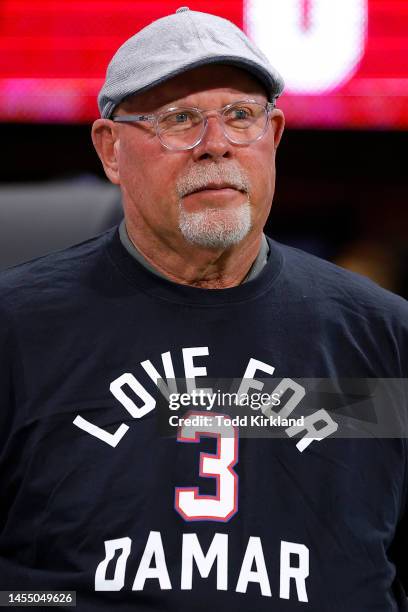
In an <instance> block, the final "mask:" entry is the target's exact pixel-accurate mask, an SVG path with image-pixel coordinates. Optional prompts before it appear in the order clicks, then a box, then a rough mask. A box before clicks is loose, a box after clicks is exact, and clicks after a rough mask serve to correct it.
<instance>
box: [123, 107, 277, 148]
mask: <svg viewBox="0 0 408 612" xmlns="http://www.w3.org/2000/svg"><path fill="white" fill-rule="evenodd" d="M244 104H252V105H256V106H257V107H259V108H260V109H262V110H263V126H262V128H261V129H260V131H259V133H258V134H257V135H256V137H254V138H240V139H237V138H233V137H232V136H231V135H230V134H229V133H228V132H227V125H226V122H225V117H226V116H227V113H228V112H230V111H231V109H233V108H234V107H238V108H239V107H240V106H242V105H244ZM275 105H276V98H274V99H273V101H272V102H266V103H265V104H261V103H260V102H258V101H257V100H237V101H235V102H232V103H231V104H227V105H226V106H223V107H222V108H219V109H213V110H206V111H204V110H201V109H200V108H196V107H171V108H167V109H166V110H164V111H162V112H160V113H152V114H149V115H146V114H135V115H115V116H113V117H111V120H112V121H115V122H117V123H138V122H148V123H151V124H152V126H153V128H154V129H155V132H156V136H157V138H158V139H159V140H160V142H161V144H162V145H163V146H164V147H165V148H166V149H169V150H171V151H187V150H189V149H193V148H194V147H196V146H197V145H199V144H200V142H201V141H202V139H203V138H204V134H205V132H206V129H207V125H208V114H209V113H216V114H218V115H219V117H220V119H221V125H222V129H223V132H224V135H225V137H226V138H227V140H229V141H230V142H232V143H233V144H238V145H249V144H252V143H253V142H256V141H258V140H260V139H261V138H262V137H263V136H264V135H265V132H266V129H267V126H268V122H269V118H270V115H271V112H272V111H273V109H274V108H275ZM174 112H177V113H178V114H183V113H188V112H192V113H195V114H196V117H197V119H198V122H197V124H196V125H199V126H201V131H200V133H199V135H198V136H197V138H196V139H195V140H194V142H192V143H190V144H181V145H179V146H175V145H173V144H169V142H166V138H165V136H164V134H165V132H164V131H163V130H162V129H161V127H160V125H161V122H162V121H163V119H164V117H166V116H168V115H169V113H174ZM260 117H262V115H260ZM192 127H194V126H192ZM192 127H188V128H186V129H184V130H182V131H181V132H180V133H184V134H185V133H188V132H189V131H190V130H191V132H192ZM249 127H250V126H249ZM240 129H241V131H242V132H243V133H244V132H245V130H247V133H248V132H249V130H248V129H247V128H245V127H244V128H242V127H241V128H240ZM243 136H244V134H243Z"/></svg>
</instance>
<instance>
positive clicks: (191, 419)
mask: <svg viewBox="0 0 408 612" xmlns="http://www.w3.org/2000/svg"><path fill="white" fill-rule="evenodd" d="M280 403H281V399H280V394H279V393H251V394H248V393H238V392H223V391H221V390H217V391H215V392H209V391H206V390H205V389H193V390H192V391H190V392H189V393H170V395H169V409H170V410H173V411H176V410H179V409H180V408H190V412H189V413H188V415H187V416H179V415H171V416H170V417H169V425H170V426H171V427H177V428H178V427H180V426H181V425H183V426H185V427H190V426H193V427H210V426H211V425H212V424H214V423H215V425H217V426H222V425H224V426H227V427H229V426H231V425H233V426H239V427H302V428H304V426H305V417H304V416H303V415H302V416H300V417H297V418H287V417H282V416H281V415H279V414H278V415H276V414H270V412H271V408H276V407H277V406H280ZM215 406H216V407H217V409H220V408H222V409H223V410H225V409H226V408H228V409H231V408H234V407H236V408H238V407H246V408H250V409H252V410H254V411H255V410H256V411H259V410H260V411H261V412H262V414H236V415H235V416H234V415H230V416H226V415H225V414H212V415H211V416H208V415H206V414H205V412H204V413H201V412H200V413H198V412H194V408H197V409H198V410H200V411H204V410H205V411H212V410H213V409H214V407H215ZM192 409H193V410H192Z"/></svg>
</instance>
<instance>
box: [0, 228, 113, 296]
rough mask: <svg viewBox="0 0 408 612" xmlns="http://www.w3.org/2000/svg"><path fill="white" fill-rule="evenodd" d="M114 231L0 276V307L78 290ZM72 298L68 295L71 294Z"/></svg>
mask: <svg viewBox="0 0 408 612" xmlns="http://www.w3.org/2000/svg"><path fill="white" fill-rule="evenodd" d="M115 230H116V228H114V227H113V228H110V229H109V230H107V231H105V232H103V233H101V234H98V235H97V236H94V237H92V238H89V239H88V240H85V241H83V242H80V243H78V244H75V245H73V246H71V247H68V248H65V249H62V250H59V251H55V252H53V253H49V254H47V255H43V256H42V257H38V258H36V259H32V260H30V261H28V262H25V263H21V264H18V265H16V266H13V267H12V268H8V269H7V270H4V271H2V272H1V273H0V306H1V305H3V306H4V305H5V304H9V305H10V307H11V308H13V306H16V305H18V304H22V303H24V302H27V303H28V302H31V301H37V300H41V299H44V300H45V301H46V300H47V299H50V298H52V297H53V296H56V295H57V294H61V295H64V294H67V293H68V292H72V291H73V290H74V291H75V289H76V288H78V289H79V288H80V287H81V285H83V283H84V282H85V279H86V278H87V277H88V278H89V275H90V274H91V273H92V270H93V269H95V268H98V265H99V264H100V258H101V255H103V253H104V250H105V245H106V243H107V242H108V241H109V239H110V238H111V237H112V234H113V233H114V231H115ZM71 295H72V293H71Z"/></svg>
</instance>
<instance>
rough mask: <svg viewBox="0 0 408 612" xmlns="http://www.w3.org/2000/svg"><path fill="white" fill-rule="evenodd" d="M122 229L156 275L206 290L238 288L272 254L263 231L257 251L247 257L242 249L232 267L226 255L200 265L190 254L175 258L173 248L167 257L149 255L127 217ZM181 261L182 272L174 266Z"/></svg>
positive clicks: (130, 247) (127, 241)
mask: <svg viewBox="0 0 408 612" xmlns="http://www.w3.org/2000/svg"><path fill="white" fill-rule="evenodd" d="M119 232H120V239H121V242H122V244H123V246H124V247H125V248H126V250H127V251H128V252H129V253H130V255H132V256H133V257H134V258H135V259H136V260H137V261H138V262H139V263H140V264H141V265H143V266H144V267H145V268H147V269H148V270H150V272H152V273H153V274H156V275H157V276H160V277H162V278H166V279H167V280H170V281H172V282H175V283H179V284H188V285H191V286H195V287H200V288H205V289H222V288H227V287H234V286H237V285H239V284H242V283H245V282H248V281H250V280H252V279H253V278H255V277H256V276H257V275H258V274H259V272H260V271H261V270H262V268H263V266H264V265H265V264H266V261H267V258H268V254H269V246H268V242H267V240H266V237H265V234H261V236H260V237H259V240H258V241H257V244H255V250H252V253H251V252H250V251H248V250H247V253H244V255H247V257H242V255H243V253H242V249H240V250H239V251H238V253H239V256H238V254H237V256H235V257H234V259H233V267H231V261H230V260H228V259H226V258H225V257H224V258H223V257H222V254H221V256H219V257H218V258H217V257H212V259H211V260H209V262H203V261H200V263H199V264H198V265H197V264H196V262H195V261H192V259H191V258H190V257H189V256H187V257H186V258H185V259H181V258H180V256H179V254H178V253H175V254H174V255H175V256H173V257H171V255H172V252H171V251H170V252H169V254H168V256H167V257H164V256H163V257H160V258H153V257H149V255H148V254H147V253H146V252H143V250H142V248H141V246H140V244H139V242H138V241H136V240H135V239H134V238H133V237H131V234H130V232H129V230H128V228H127V225H126V223H125V220H123V221H122V222H121V224H120V228H119ZM180 261H181V264H182V266H181V270H182V273H180V272H178V271H177V267H176V266H175V265H174V264H179V262H180ZM172 264H173V265H172ZM229 270H231V273H229Z"/></svg>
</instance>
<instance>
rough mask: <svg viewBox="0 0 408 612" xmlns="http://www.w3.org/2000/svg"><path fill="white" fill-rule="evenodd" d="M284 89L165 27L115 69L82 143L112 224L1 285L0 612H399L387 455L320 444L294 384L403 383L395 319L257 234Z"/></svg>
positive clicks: (225, 51) (233, 56)
mask: <svg viewBox="0 0 408 612" xmlns="http://www.w3.org/2000/svg"><path fill="white" fill-rule="evenodd" d="M282 87H283V83H282V80H281V78H280V76H279V75H278V74H277V72H276V71H275V70H274V69H273V68H272V66H271V65H270V64H269V62H268V60H267V59H266V58H265V57H264V56H263V55H262V53H261V52H260V51H259V50H258V49H257V48H256V47H255V46H254V45H253V44H252V43H251V42H250V41H249V40H248V39H247V38H246V37H245V35H244V34H243V33H242V32H241V31H240V30H239V29H238V28H236V27H235V26H233V25H232V24H231V23H229V22H228V21H225V20H223V19H220V18H218V17H215V16H212V15H207V14H204V13H199V12H194V11H189V10H188V9H187V8H184V7H183V8H182V9H179V10H178V11H177V13H176V14H174V15H171V16H168V17H165V18H163V19H160V20H158V21H156V22H154V23H153V24H151V25H150V26H148V27H147V28H145V29H144V30H142V31H141V32H139V33H138V34H136V35H135V36H134V37H133V38H131V39H129V40H128V41H127V42H126V43H125V44H124V45H123V46H122V47H121V48H120V49H119V51H118V52H117V53H116V55H115V56H114V58H113V60H112V62H111V64H110V66H109V69H108V72H107V77H106V82H105V84H104V86H103V88H102V91H101V93H100V96H99V106H100V110H101V118H100V119H98V120H96V121H95V123H94V125H93V130H92V137H93V142H94V145H95V147H96V150H97V152H98V155H99V157H100V159H101V161H102V163H103V166H104V169H105V172H106V174H107V176H108V178H109V179H110V180H111V181H112V182H113V183H115V184H117V185H119V186H120V189H121V192H122V197H123V206H124V212H125V221H124V222H123V223H122V224H121V225H120V227H119V228H113V229H112V230H109V231H108V232H106V233H104V234H102V235H100V236H97V237H95V238H94V239H92V240H88V241H87V242H84V243H82V244H80V245H77V246H74V247H72V248H70V249H67V250H64V251H61V252H58V253H55V254H52V255H48V256H46V257H43V258H41V259H38V260H35V261H33V262H30V263H28V264H25V265H22V266H18V267H16V268H14V269H12V270H10V271H8V272H6V273H4V274H3V275H2V280H1V302H0V312H1V313H2V325H1V328H0V339H1V342H2V344H1V346H2V351H1V353H0V355H1V357H0V358H1V368H0V377H1V393H2V401H1V406H2V408H1V412H0V415H1V416H0V424H1V428H0V436H1V437H0V442H1V444H0V453H1V454H0V478H1V483H2V484H1V486H2V489H1V490H2V495H1V501H0V508H1V514H0V586H1V589H2V590H3V591H4V590H7V591H8V593H9V595H8V597H9V599H8V600H7V601H9V602H10V601H11V600H10V596H11V595H10V592H11V591H21V590H24V591H33V590H37V591H39V590H45V591H55V592H56V593H57V595H56V596H58V597H60V598H62V599H60V601H62V602H64V599H63V595H61V592H64V591H76V604H77V608H78V609H79V610H84V611H88V610H89V611H93V610H95V611H96V610H98V611H99V610H116V609H120V610H129V611H130V610H146V611H147V610H157V611H162V610H172V611H177V612H181V611H184V610H185V611H187V610H188V611H191V610H197V611H199V610H207V609H211V610H214V611H221V610H225V609H226V608H229V609H230V610H234V611H238V610H254V611H255V610H256V611H261V610H276V611H277V612H280V611H281V612H292V611H293V612H295V611H299V610H310V611H312V612H329V611H330V612H336V611H339V612H340V611H344V610H347V611H348V612H370V611H373V612H374V611H380V610H381V612H391V611H396V610H399V611H401V610H406V609H407V606H406V596H405V593H404V589H406V588H407V587H408V579H407V570H406V562H405V559H404V553H405V548H406V543H407V531H406V526H405V522H406V465H407V445H406V439H405V437H404V435H402V434H401V435H399V434H398V433H397V434H395V431H394V435H393V436H388V437H386V436H383V437H381V436H378V435H371V433H370V431H371V430H370V429H369V423H366V425H365V428H366V429H365V431H366V432H367V431H368V435H366V436H365V437H364V436H361V435H358V436H356V435H342V436H340V435H339V432H340V431H341V430H342V428H343V425H344V428H345V429H347V426H348V425H347V423H345V424H344V423H341V422H340V424H339V419H336V416H335V413H332V414H330V411H329V406H328V403H329V399H328V398H329V395H330V394H329V393H326V395H325V396H323V395H319V394H317V396H316V394H315V397H317V398H318V401H317V402H315V404H316V405H315V406H314V409H315V410H309V411H303V410H302V402H305V401H307V399H308V395H309V391H308V389H307V388H306V386H307V385H306V384H302V381H299V379H302V380H305V379H306V380H307V379H313V380H314V379H324V380H326V382H327V381H337V382H338V381H343V380H344V379H353V380H355V379H387V380H389V379H392V380H395V379H403V378H404V377H406V372H407V361H408V360H407V346H408V344H407V319H408V317H407V314H408V308H407V305H406V303H405V302H404V301H403V300H402V299H400V298H398V297H397V296H394V295H392V294H391V293H388V292H386V291H384V290H382V289H380V288H379V287H377V286H376V285H374V284H373V283H371V282H369V281H367V280H365V279H363V278H362V277H359V276H357V275H353V274H351V273H348V272H346V271H344V270H341V269H340V268H337V267H336V266H334V265H331V264H329V263H326V262H324V261H321V260H319V259H317V258H314V257H312V256H310V255H307V254H306V253H303V252H301V251H298V250H296V249H292V248H289V247H285V246H284V245H281V244H278V243H277V242H275V241H273V240H271V239H270V238H269V237H266V236H265V235H264V234H263V231H262V230H263V227H264V224H265V222H266V219H267V217H268V215H269V212H270V207H271V203H272V198H273V193H274V184H275V155H276V150H277V147H278V144H279V141H280V138H281V136H282V130H283V124H284V119H283V115H282V112H281V111H280V110H278V109H277V108H276V107H275V102H276V98H277V97H278V96H279V94H280V93H281V91H282ZM295 378H296V379H298V380H295ZM220 381H222V384H221V382H220ZM225 381H227V383H226V382H225ZM225 384H226V386H225ZM333 384H334V383H333ZM336 384H337V383H336ZM334 386H335V385H334ZM220 387H222V390H223V391H224V390H226V391H230V393H229V394H228V393H221V389H220ZM343 387H344V385H343V383H341V382H339V384H338V388H339V389H343ZM266 389H269V390H270V391H271V393H270V394H266V395H267V398H266V401H265V402H263V401H262V403H259V402H258V403H256V404H255V402H254V397H255V393H254V390H255V391H266ZM235 392H236V393H235ZM234 393H235V399H236V401H235V404H234V405H232V406H231V405H229V406H227V405H226V398H227V397H228V398H231V397H232V396H233V395H234ZM259 395H260V394H259V393H258V396H259ZM368 395H369V394H368ZM245 397H246V398H247V401H248V402H249V403H248V404H247V410H246V408H245V405H244V402H243V398H245ZM322 397H325V401H324V402H323V400H322V402H320V399H319V398H322ZM397 397H398V400H397V403H398V406H397V408H398V409H399V412H398V415H399V418H400V421H399V422H400V424H401V431H403V430H404V427H403V425H404V423H405V412H404V411H406V409H407V406H406V398H404V397H402V399H401V396H399V395H398V394H397ZM268 398H269V399H268ZM387 398H388V399H387V402H388V403H387V404H386V409H387V411H388V412H391V407H392V406H394V404H395V402H396V400H395V398H394V396H392V395H389V396H387ZM258 399H259V398H258ZM365 399H367V398H365ZM251 402H252V404H251ZM404 402H405V403H404ZM312 403H313V402H312ZM353 406H354V407H353ZM260 407H261V410H259V408H260ZM359 407H360V404H359V403H358V402H357V403H355V404H354V405H353V404H351V406H350V405H349V404H347V402H346V404H344V402H343V404H341V408H342V410H343V414H344V411H346V413H347V415H348V416H351V417H354V418H353V423H354V424H355V423H356V422H357V417H358V416H359V414H360V413H359V412H358V410H359ZM347 410H348V412H347ZM251 415H252V417H256V418H251ZM291 417H299V418H297V419H295V418H293V419H291ZM377 417H378V414H377ZM302 419H303V420H302ZM291 420H292V421H293V422H290V421H291ZM295 421H296V422H295ZM275 422H276V423H277V424H278V425H280V427H277V428H275V429H276V430H277V432H278V433H277V434H276V435H272V434H271V433H270V431H271V430H272V429H273V427H274V423H275ZM248 423H249V425H248ZM287 425H288V426H287ZM353 427H354V425H353ZM257 428H258V432H256V429H257ZM351 429H353V428H350V427H349V428H348V431H349V432H350V431H351ZM405 431H406V430H404V433H405ZM265 432H267V433H265ZM279 432H280V433H279ZM37 595H38V594H37ZM47 595H49V593H48V594H47ZM3 596H5V595H4V594H3ZM12 596H14V597H16V596H18V594H17V595H16V594H14V595H12ZM65 596H66V595H65ZM68 597H69V596H68ZM14 601H21V599H20V600H14ZM42 601H44V600H42ZM54 601H55V599H54ZM67 601H68V600H66V601H65V603H67Z"/></svg>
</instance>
